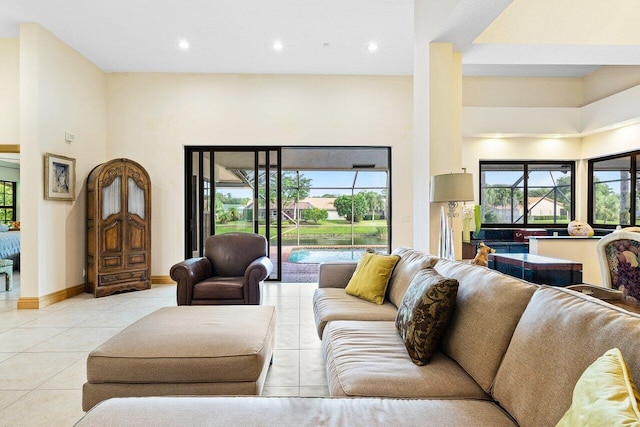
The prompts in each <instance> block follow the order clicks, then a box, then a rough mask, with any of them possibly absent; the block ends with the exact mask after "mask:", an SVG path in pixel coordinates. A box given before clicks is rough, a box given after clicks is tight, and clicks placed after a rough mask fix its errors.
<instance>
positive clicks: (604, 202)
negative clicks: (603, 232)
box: [593, 177, 620, 224]
mask: <svg viewBox="0 0 640 427" xmlns="http://www.w3.org/2000/svg"><path fill="white" fill-rule="evenodd" d="M593 180H594V189H593V190H594V191H593V192H594V194H595V199H596V203H595V206H594V211H595V212H594V216H595V222H596V223H597V224H607V223H613V224H615V223H617V222H618V220H619V219H620V195H619V194H616V193H615V192H614V191H613V189H612V188H611V187H610V186H609V184H607V183H603V182H600V179H598V177H594V178H593Z"/></svg>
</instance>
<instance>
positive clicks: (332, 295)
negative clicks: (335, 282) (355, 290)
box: [313, 288, 398, 338]
mask: <svg viewBox="0 0 640 427" xmlns="http://www.w3.org/2000/svg"><path fill="white" fill-rule="evenodd" d="M397 312H398V309H397V308H396V306H395V305H393V304H391V303H390V302H388V301H387V302H385V303H383V304H382V305H377V304H371V303H370V302H367V301H364V300H361V299H360V298H357V297H354V296H351V295H347V294H346V293H345V292H344V289H342V288H319V289H316V290H315V292H314V294H313V316H314V318H315V321H316V329H317V330H318V337H320V338H322V331H324V328H325V326H326V324H327V322H330V321H332V320H395V318H396V314H397Z"/></svg>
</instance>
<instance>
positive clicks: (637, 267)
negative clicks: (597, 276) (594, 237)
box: [597, 227, 640, 302]
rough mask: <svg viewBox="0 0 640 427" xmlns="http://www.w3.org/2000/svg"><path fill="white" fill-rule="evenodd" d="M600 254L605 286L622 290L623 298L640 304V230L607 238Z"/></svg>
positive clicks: (620, 231)
mask: <svg viewBox="0 0 640 427" xmlns="http://www.w3.org/2000/svg"><path fill="white" fill-rule="evenodd" d="M597 251H598V260H599V261H600V271H601V273H602V285H603V286H604V287H606V288H612V289H618V290H620V291H622V294H623V299H626V300H630V301H635V302H640V227H629V228H624V229H622V230H619V231H614V232H613V233H611V234H608V235H606V236H604V237H603V238H602V239H600V241H599V242H598V245H597Z"/></svg>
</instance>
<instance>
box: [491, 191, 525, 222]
mask: <svg viewBox="0 0 640 427" xmlns="http://www.w3.org/2000/svg"><path fill="white" fill-rule="evenodd" d="M484 191H485V193H484V194H485V196H486V205H485V212H488V211H489V209H490V208H495V207H498V206H500V207H501V210H500V211H501V215H500V217H501V218H500V220H499V221H500V222H505V221H506V220H507V218H505V217H504V213H505V212H506V210H507V207H509V206H510V207H511V217H512V218H510V219H509V221H508V222H512V221H515V220H516V219H517V218H515V215H514V213H515V212H514V210H515V209H516V207H517V206H518V205H519V204H520V205H522V204H523V201H524V197H523V192H522V190H521V189H520V188H518V187H511V186H509V185H508V184H495V185H492V186H487V187H486V188H485V190H484ZM485 222H487V223H488V222H489V221H487V216H486V214H485Z"/></svg>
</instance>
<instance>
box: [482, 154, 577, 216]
mask: <svg viewBox="0 0 640 427" xmlns="http://www.w3.org/2000/svg"><path fill="white" fill-rule="evenodd" d="M485 165H514V166H519V167H522V173H523V187H522V191H523V193H524V196H523V213H522V217H523V221H522V222H517V223H516V222H509V223H486V222H484V212H483V215H482V216H483V218H482V219H483V221H482V227H483V228H526V227H539V228H566V227H567V223H553V222H544V223H543V222H535V223H530V222H529V206H528V203H526V199H527V193H528V191H529V183H528V173H529V167H530V165H569V167H570V171H571V210H570V212H569V221H571V219H572V218H575V209H576V161H575V160H481V161H480V162H479V167H478V173H479V175H480V177H479V179H478V198H479V204H480V206H482V197H483V188H482V178H481V176H482V170H483V166H485Z"/></svg>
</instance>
